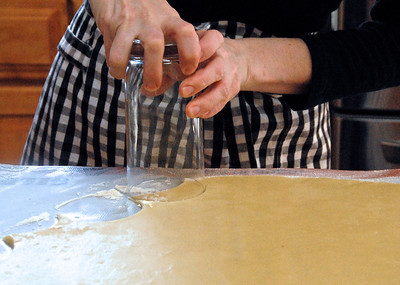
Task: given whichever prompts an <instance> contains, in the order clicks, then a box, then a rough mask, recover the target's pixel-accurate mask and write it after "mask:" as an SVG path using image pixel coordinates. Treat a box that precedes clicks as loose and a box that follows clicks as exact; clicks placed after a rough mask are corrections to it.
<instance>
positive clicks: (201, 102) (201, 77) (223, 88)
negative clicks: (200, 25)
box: [179, 31, 247, 119]
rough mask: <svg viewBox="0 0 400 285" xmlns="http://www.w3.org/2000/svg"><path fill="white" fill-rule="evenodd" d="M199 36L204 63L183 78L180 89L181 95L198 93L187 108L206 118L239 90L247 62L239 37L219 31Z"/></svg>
mask: <svg viewBox="0 0 400 285" xmlns="http://www.w3.org/2000/svg"><path fill="white" fill-rule="evenodd" d="M199 36H200V46H201V50H202V57H201V59H200V62H203V64H201V65H200V67H199V69H198V70H197V71H196V72H195V73H194V74H192V75H190V76H189V77H187V78H186V79H185V80H183V81H182V83H181V85H180V88H179V90H180V94H181V96H182V97H191V96H194V95H197V96H196V98H194V99H193V100H192V101H191V102H190V103H189V104H188V106H187V107H186V114H187V115H188V116H189V117H191V118H195V117H201V118H203V119H207V118H210V117H212V116H214V115H216V114H217V113H218V112H219V111H221V110H222V109H223V107H224V106H225V105H226V103H228V102H229V101H230V100H231V99H232V98H234V97H235V96H236V95H237V94H238V93H239V91H240V90H241V86H242V84H243V83H244V82H245V80H246V77H247V68H246V66H247V64H246V59H245V56H244V54H243V53H242V52H240V51H239V49H238V48H239V45H238V44H237V43H238V40H232V39H228V38H223V37H222V34H221V33H219V32H217V31H214V32H212V33H210V31H201V32H199ZM200 92H201V93H200Z"/></svg>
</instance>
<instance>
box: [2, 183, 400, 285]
mask: <svg viewBox="0 0 400 285" xmlns="http://www.w3.org/2000/svg"><path fill="white" fill-rule="evenodd" d="M204 183H206V185H207V188H206V191H205V192H204V193H203V194H202V195H200V196H197V197H195V198H192V199H188V200H182V201H174V202H154V203H146V204H145V205H144V207H143V209H142V211H140V212H139V213H138V214H136V215H134V216H131V217H128V218H124V219H121V220H117V221H111V222H100V223H93V224H89V225H86V226H84V227H82V226H81V227H74V226H68V225H62V226H55V227H53V228H50V229H47V230H43V231H40V232H36V233H34V234H25V235H24V234H20V235H15V236H14V240H15V244H14V249H13V251H12V253H10V254H7V256H5V257H0V272H1V274H0V284H27V282H28V283H30V284H44V283H46V284H52V283H53V284H174V285H176V284H400V185H397V184H386V183H373V182H361V181H350V180H334V179H322V178H319V179H317V178H285V177H277V176H246V177H244V176H239V177H237V176H226V177H215V178H209V179H205V180H204ZM190 186H191V185H190V182H188V183H186V184H185V185H183V186H181V187H184V188H185V187H189V188H190ZM182 190H183V189H179V191H182Z"/></svg>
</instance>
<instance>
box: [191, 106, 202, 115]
mask: <svg viewBox="0 0 400 285" xmlns="http://www.w3.org/2000/svg"><path fill="white" fill-rule="evenodd" d="M199 113H200V107H199V106H194V107H192V108H190V115H191V116H192V117H193V118H194V117H197V116H198V115H199Z"/></svg>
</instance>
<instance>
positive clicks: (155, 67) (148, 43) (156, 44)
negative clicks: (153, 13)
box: [138, 27, 164, 92]
mask: <svg viewBox="0 0 400 285" xmlns="http://www.w3.org/2000/svg"><path fill="white" fill-rule="evenodd" d="M138 38H139V39H140V40H141V41H142V45H143V49H144V61H143V62H144V65H143V87H144V88H145V89H147V91H150V92H155V91H156V90H157V89H159V88H160V85H161V82H162V64H163V55H164V34H163V33H162V31H161V30H160V29H156V28H155V27H154V28H151V27H149V29H146V30H144V29H143V30H142V32H141V34H139V36H138Z"/></svg>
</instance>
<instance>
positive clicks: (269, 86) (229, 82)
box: [180, 32, 312, 119]
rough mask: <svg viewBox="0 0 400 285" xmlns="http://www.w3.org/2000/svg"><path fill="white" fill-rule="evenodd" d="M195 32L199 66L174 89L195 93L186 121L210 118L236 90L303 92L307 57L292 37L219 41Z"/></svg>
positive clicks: (307, 77)
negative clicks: (197, 34)
mask: <svg viewBox="0 0 400 285" xmlns="http://www.w3.org/2000/svg"><path fill="white" fill-rule="evenodd" d="M220 37H222V36H221V35H220V36H218V35H217V34H215V33H211V34H209V33H205V32H203V33H202V34H201V40H200V45H201V47H202V54H203V55H202V58H201V60H200V61H202V63H201V67H200V68H199V69H198V70H197V71H196V72H195V73H194V74H193V75H191V76H189V77H188V78H186V79H185V80H184V81H183V82H182V84H181V86H180V94H181V96H183V97H191V96H194V95H197V96H196V98H194V99H193V100H192V101H191V102H190V103H189V104H188V106H187V108H186V114H187V115H188V116H189V117H192V118H194V117H201V118H205V119H206V118H210V117H212V116H214V115H215V114H217V113H218V112H219V111H221V110H222V108H223V107H224V106H225V105H226V103H228V102H229V101H230V100H231V99H232V98H234V97H235V96H236V95H237V94H238V93H239V91H241V90H242V91H258V92H264V93H272V94H303V93H304V92H307V88H308V84H309V82H310V81H311V75H312V74H311V72H312V65H311V56H310V53H309V51H308V48H307V46H306V44H305V43H304V42H303V41H302V40H301V39H295V38H244V39H234V40H233V39H228V38H225V39H223V40H222V42H221V39H220Z"/></svg>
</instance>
